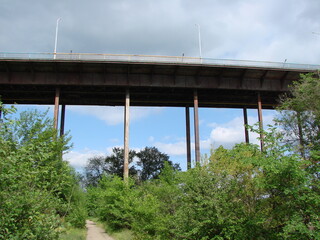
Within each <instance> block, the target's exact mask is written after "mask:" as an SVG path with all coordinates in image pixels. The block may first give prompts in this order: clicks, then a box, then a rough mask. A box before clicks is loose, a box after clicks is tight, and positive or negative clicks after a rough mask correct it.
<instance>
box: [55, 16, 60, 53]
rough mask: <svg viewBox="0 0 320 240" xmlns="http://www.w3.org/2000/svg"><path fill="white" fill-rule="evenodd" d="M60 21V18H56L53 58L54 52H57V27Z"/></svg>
mask: <svg viewBox="0 0 320 240" xmlns="http://www.w3.org/2000/svg"><path fill="white" fill-rule="evenodd" d="M60 21H61V18H58V19H57V24H56V38H55V41H54V52H53V59H56V54H57V43H58V29H59V22H60Z"/></svg>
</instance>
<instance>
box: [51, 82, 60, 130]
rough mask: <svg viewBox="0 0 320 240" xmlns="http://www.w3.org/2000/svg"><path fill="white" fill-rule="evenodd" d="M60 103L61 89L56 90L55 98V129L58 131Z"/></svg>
mask: <svg viewBox="0 0 320 240" xmlns="http://www.w3.org/2000/svg"><path fill="white" fill-rule="evenodd" d="M59 101H60V88H59V87H57V88H56V93H55V98H54V118H53V119H54V128H55V129H58V117H59Z"/></svg>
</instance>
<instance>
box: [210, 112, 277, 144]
mask: <svg viewBox="0 0 320 240" xmlns="http://www.w3.org/2000/svg"><path fill="white" fill-rule="evenodd" d="M273 118H274V114H268V115H267V114H265V115H264V116H263V124H264V128H266V127H267V125H269V124H272V123H273ZM256 122H257V119H256V118H254V117H251V116H249V117H248V123H249V124H250V125H252V124H255V123H256ZM210 126H212V127H213V129H212V130H211V133H210V138H209V139H207V140H206V142H207V145H206V146H208V144H209V143H211V145H213V146H214V147H218V146H220V145H222V146H224V147H227V148H230V147H232V146H233V145H234V144H236V143H240V142H243V141H245V139H244V123H243V118H242V117H236V118H234V119H232V120H231V121H229V122H227V123H224V124H218V123H211V124H210ZM258 137H259V136H258V134H256V133H251V132H250V133H249V138H250V142H251V143H254V144H259V140H257V138H258Z"/></svg>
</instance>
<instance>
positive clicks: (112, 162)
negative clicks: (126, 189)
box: [84, 147, 137, 186]
mask: <svg viewBox="0 0 320 240" xmlns="http://www.w3.org/2000/svg"><path fill="white" fill-rule="evenodd" d="M135 155H136V152H135V151H133V150H130V152H129V164H131V166H130V168H129V174H130V176H136V175H137V170H136V168H135V165H134V164H133V159H134V157H135ZM123 162H124V151H123V149H122V148H117V147H115V148H113V149H112V154H111V155H110V156H107V157H104V156H94V157H92V158H90V159H89V160H88V162H87V164H86V166H85V169H84V170H85V173H84V174H85V185H87V186H89V185H92V186H97V184H98V182H99V181H100V179H101V178H102V176H104V175H117V176H119V177H120V178H122V176H123Z"/></svg>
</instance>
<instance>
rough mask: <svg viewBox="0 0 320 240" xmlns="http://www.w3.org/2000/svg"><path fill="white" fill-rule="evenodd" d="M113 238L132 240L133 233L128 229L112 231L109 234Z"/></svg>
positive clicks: (116, 239)
mask: <svg viewBox="0 0 320 240" xmlns="http://www.w3.org/2000/svg"><path fill="white" fill-rule="evenodd" d="M110 235H111V237H113V238H114V239H115V240H132V239H133V234H132V232H131V231H130V230H128V229H123V230H121V231H119V232H113V233H111V234H110Z"/></svg>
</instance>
